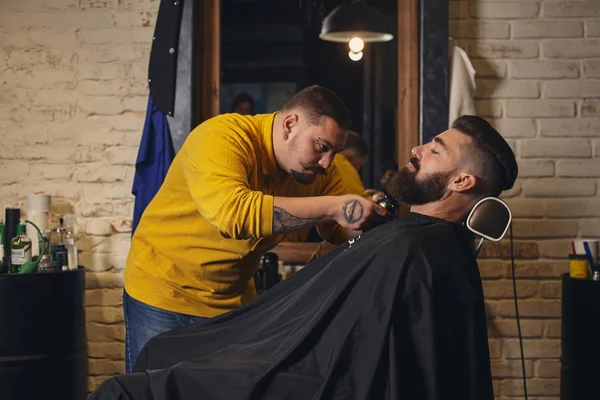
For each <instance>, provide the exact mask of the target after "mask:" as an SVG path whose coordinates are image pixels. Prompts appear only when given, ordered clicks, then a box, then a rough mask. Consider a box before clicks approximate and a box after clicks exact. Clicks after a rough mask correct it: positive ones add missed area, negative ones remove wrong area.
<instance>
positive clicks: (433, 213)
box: [410, 193, 472, 224]
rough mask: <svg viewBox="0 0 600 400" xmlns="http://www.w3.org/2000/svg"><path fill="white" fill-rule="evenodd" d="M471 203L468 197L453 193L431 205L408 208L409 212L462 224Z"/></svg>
mask: <svg viewBox="0 0 600 400" xmlns="http://www.w3.org/2000/svg"><path fill="white" fill-rule="evenodd" d="M471 203H472V199H471V197H470V196H466V195H462V194H458V193H453V194H451V195H450V196H448V197H445V198H442V199H441V200H438V201H435V202H432V203H427V204H420V205H413V206H411V207H410V211H411V212H414V213H417V214H423V215H428V216H430V217H435V218H440V219H444V220H446V221H449V222H453V223H455V224H462V223H463V222H464V220H465V218H467V215H468V213H469V211H470V209H471Z"/></svg>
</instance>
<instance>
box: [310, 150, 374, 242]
mask: <svg viewBox="0 0 600 400" xmlns="http://www.w3.org/2000/svg"><path fill="white" fill-rule="evenodd" d="M327 178H328V180H327V184H326V185H325V189H324V193H323V195H324V196H341V195H344V194H357V195H359V196H362V197H364V198H366V199H369V196H368V195H367V194H366V193H365V188H364V186H363V184H362V181H361V180H360V176H359V175H358V172H357V171H356V169H355V168H354V167H353V166H352V164H350V162H349V161H348V160H346V158H345V157H344V156H343V155H341V154H337V155H336V156H335V164H334V168H331V171H330V172H329V174H328V175H327ZM343 230H344V228H343V227H342V226H341V225H338V224H337V223H336V222H333V221H328V222H325V223H322V224H319V225H317V232H319V235H321V237H322V238H324V239H325V240H327V241H328V242H329V243H334V244H340V243H343V242H344V239H343V236H342V232H343Z"/></svg>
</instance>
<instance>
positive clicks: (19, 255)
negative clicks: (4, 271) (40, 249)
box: [10, 224, 32, 274]
mask: <svg viewBox="0 0 600 400" xmlns="http://www.w3.org/2000/svg"><path fill="white" fill-rule="evenodd" d="M26 230H27V228H26V227H25V224H19V225H18V226H17V236H15V237H14V238H13V239H12V240H11V242H10V260H11V270H10V273H13V274H16V273H18V272H19V268H21V265H23V264H25V263H26V262H28V261H31V250H32V246H31V239H30V238H29V236H27V235H26V234H25V232H26Z"/></svg>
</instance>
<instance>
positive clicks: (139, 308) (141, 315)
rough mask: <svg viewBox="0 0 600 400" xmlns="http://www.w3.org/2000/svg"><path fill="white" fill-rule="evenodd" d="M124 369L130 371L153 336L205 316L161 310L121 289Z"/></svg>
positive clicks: (199, 319) (200, 319) (197, 320)
mask: <svg viewBox="0 0 600 400" xmlns="http://www.w3.org/2000/svg"><path fill="white" fill-rule="evenodd" d="M123 313H124V315H125V370H126V372H128V373H129V372H131V370H132V369H133V366H134V365H135V360H136V359H137V357H138V355H139V354H140V351H142V348H143V347H144V345H145V344H146V342H148V340H150V339H152V338H153V337H154V336H156V335H158V334H160V333H163V332H167V331H170V330H173V329H175V328H180V327H182V326H186V325H189V324H192V323H195V322H199V321H202V320H203V319H205V318H202V317H196V316H193V315H186V314H179V313H176V312H172V311H166V310H162V309H160V308H156V307H152V306H150V305H148V304H146V303H142V302H141V301H138V300H136V299H134V298H133V297H131V296H129V295H128V294H127V292H126V291H125V290H123Z"/></svg>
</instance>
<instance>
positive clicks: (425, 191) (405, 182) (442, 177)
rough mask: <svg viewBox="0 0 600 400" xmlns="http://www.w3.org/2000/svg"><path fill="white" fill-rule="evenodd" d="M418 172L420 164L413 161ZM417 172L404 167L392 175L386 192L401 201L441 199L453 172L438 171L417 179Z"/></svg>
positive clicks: (421, 202)
mask: <svg viewBox="0 0 600 400" xmlns="http://www.w3.org/2000/svg"><path fill="white" fill-rule="evenodd" d="M413 165H414V166H415V168H417V172H418V164H416V163H413ZM417 172H413V171H411V170H409V169H408V167H404V168H402V169H400V170H399V171H398V172H396V173H395V174H394V175H393V176H392V177H390V179H389V181H388V183H387V185H386V187H385V192H386V193H387V195H388V196H391V197H392V198H393V199H394V200H396V201H397V202H399V203H404V204H408V205H422V204H427V203H433V202H434V201H438V200H440V199H441V198H442V197H444V194H445V193H446V190H447V189H446V186H447V185H448V181H449V179H450V176H451V174H452V173H451V172H436V173H432V174H429V175H427V176H425V177H424V178H422V179H419V180H417Z"/></svg>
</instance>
